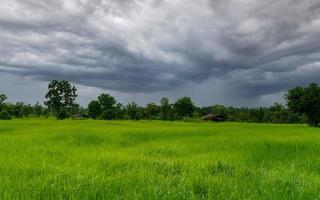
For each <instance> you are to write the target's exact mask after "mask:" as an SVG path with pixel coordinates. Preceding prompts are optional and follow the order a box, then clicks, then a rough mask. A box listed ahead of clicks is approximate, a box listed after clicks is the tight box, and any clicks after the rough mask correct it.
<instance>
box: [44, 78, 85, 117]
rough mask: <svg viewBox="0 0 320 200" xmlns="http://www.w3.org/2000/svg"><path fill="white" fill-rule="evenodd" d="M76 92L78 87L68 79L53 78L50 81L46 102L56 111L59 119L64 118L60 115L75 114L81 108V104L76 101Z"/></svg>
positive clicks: (50, 108)
mask: <svg viewBox="0 0 320 200" xmlns="http://www.w3.org/2000/svg"><path fill="white" fill-rule="evenodd" d="M76 92H77V89H76V87H75V86H72V85H71V84H70V83H69V82H68V81H66V80H62V81H58V80H53V81H51V82H50V83H49V86H48V92H47V94H46V96H45V98H46V99H47V101H46V102H44V104H45V105H46V106H48V108H49V110H51V111H52V112H54V114H55V115H56V117H57V118H58V119H62V118H60V117H65V116H68V115H71V114H74V113H75V112H76V110H77V109H78V108H79V105H78V104H76V103H75V100H76V98H77V97H78V95H77V94H76Z"/></svg>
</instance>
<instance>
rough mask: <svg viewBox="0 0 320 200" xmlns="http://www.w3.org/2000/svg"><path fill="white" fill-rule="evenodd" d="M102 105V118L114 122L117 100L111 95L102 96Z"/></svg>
mask: <svg viewBox="0 0 320 200" xmlns="http://www.w3.org/2000/svg"><path fill="white" fill-rule="evenodd" d="M98 101H99V103H100V105H101V112H102V113H101V117H102V119H105V120H112V119H115V118H116V103H117V101H116V100H115V98H114V97H113V96H111V95H109V94H101V95H100V96H99V97H98Z"/></svg>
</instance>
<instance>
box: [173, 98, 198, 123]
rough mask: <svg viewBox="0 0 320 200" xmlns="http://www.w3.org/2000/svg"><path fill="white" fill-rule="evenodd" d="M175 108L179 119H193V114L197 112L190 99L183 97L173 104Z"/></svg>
mask: <svg viewBox="0 0 320 200" xmlns="http://www.w3.org/2000/svg"><path fill="white" fill-rule="evenodd" d="M173 108H174V110H175V111H176V114H177V115H178V117H179V118H184V117H191V116H192V113H193V112H194V111H195V106H194V104H193V103H192V101H191V98H190V97H182V98H180V99H178V100H177V101H176V102H175V103H174V104H173Z"/></svg>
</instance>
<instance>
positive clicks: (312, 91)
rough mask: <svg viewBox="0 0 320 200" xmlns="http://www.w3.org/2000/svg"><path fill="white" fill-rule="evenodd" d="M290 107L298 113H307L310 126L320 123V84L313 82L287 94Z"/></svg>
mask: <svg viewBox="0 0 320 200" xmlns="http://www.w3.org/2000/svg"><path fill="white" fill-rule="evenodd" d="M286 100H287V105H288V107H289V109H291V110H292V111H293V112H295V113H298V114H305V115H306V116H307V118H308V123H309V125H310V126H313V127H315V126H318V125H319V123H320V86H319V85H318V84H316V83H312V84H310V85H308V86H306V87H296V88H293V89H291V90H289V91H288V93H287V94H286Z"/></svg>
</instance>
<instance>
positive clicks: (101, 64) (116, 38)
mask: <svg viewBox="0 0 320 200" xmlns="http://www.w3.org/2000/svg"><path fill="white" fill-rule="evenodd" d="M319 13H320V2H319V1H318V0H307V1H299V0H279V1H271V0H226V1H225V0H199V1H192V0H184V1H182V0H181V1H180V0H177V1H171V0H161V1H159V0H157V1H156V0H118V1H112V0H93V1H92V0H91V1H88V0H68V1H64V0H56V1H50V0H41V1H40V0H7V1H6V2H4V3H2V4H1V5H0V55H1V56H0V73H6V74H12V75H14V76H20V77H27V78H28V79H32V80H34V81H40V82H42V81H49V80H52V79H68V80H71V81H72V82H74V83H75V84H78V85H80V86H83V87H88V88H100V89H97V90H105V89H107V90H111V91H114V92H116V93H117V92H119V93H121V95H122V96H125V95H127V94H131V95H132V94H133V93H136V94H145V95H146V94H150V95H154V96H158V95H157V94H168V95H171V96H173V97H175V95H174V94H177V93H178V92H177V91H184V92H181V94H182V93H183V94H185V95H188V96H192V95H193V96H195V93H197V92H198V93H199V94H201V95H202V98H204V99H205V100H202V101H201V100H199V102H200V103H206V102H208V101H212V98H214V97H212V96H211V95H208V94H207V95H206V94H205V93H208V92H206V91H208V90H210V89H211V90H212V91H216V92H218V91H220V93H219V94H220V95H222V96H223V97H221V98H219V99H220V100H221V101H227V100H226V99H228V98H229V97H238V98H240V99H243V102H245V100H246V99H247V100H248V99H253V98H254V99H256V100H257V101H259V99H261V98H264V97H265V96H268V99H270V98H269V97H270V95H271V96H272V95H273V96H276V95H277V94H279V93H281V92H283V91H285V90H286V89H288V88H289V87H293V86H295V85H299V84H306V83H309V82H312V81H315V82H317V81H318V80H319V78H318V77H319V75H320V43H319V38H320V14H319ZM1 79H2V80H1V81H3V80H5V79H4V78H1ZM217 82H219V84H216V83H217ZM191 85H192V87H191ZM217 87H219V88H217ZM192 88H194V90H195V89H197V91H192V90H193V89H192ZM188 91H189V93H188ZM195 98H196V99H197V97H195ZM239 101H240V100H239ZM231 104H232V102H231Z"/></svg>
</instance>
